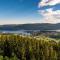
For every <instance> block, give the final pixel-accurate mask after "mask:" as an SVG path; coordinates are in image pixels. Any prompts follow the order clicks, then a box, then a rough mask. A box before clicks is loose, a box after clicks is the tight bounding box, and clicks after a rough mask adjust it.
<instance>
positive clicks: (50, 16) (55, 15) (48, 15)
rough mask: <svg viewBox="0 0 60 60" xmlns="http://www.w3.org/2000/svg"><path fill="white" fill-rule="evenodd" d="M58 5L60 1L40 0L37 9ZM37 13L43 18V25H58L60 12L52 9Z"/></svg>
mask: <svg viewBox="0 0 60 60" xmlns="http://www.w3.org/2000/svg"><path fill="white" fill-rule="evenodd" d="M58 3H60V0H42V1H41V2H40V3H39V5H38V6H39V7H40V6H41V7H43V6H47V5H56V4H58ZM39 13H40V14H41V15H42V16H43V17H44V18H43V21H42V22H43V23H60V10H55V11H54V10H53V8H47V9H43V10H39Z"/></svg>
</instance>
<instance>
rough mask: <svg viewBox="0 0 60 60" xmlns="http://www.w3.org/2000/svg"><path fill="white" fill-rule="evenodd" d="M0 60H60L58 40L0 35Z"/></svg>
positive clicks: (59, 43)
mask: <svg viewBox="0 0 60 60" xmlns="http://www.w3.org/2000/svg"><path fill="white" fill-rule="evenodd" d="M0 60H60V40H56V39H52V38H49V37H46V36H43V35H41V36H35V37H33V36H22V35H15V34H0Z"/></svg>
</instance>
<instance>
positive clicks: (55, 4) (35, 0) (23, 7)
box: [0, 0, 60, 24]
mask: <svg viewBox="0 0 60 60" xmlns="http://www.w3.org/2000/svg"><path fill="white" fill-rule="evenodd" d="M59 22H60V0H0V24H24V23H59Z"/></svg>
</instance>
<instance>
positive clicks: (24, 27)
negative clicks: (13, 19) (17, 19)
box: [0, 23, 60, 31]
mask: <svg viewBox="0 0 60 60" xmlns="http://www.w3.org/2000/svg"><path fill="white" fill-rule="evenodd" d="M0 30H14V31H16V30H41V31H42V30H60V23H58V24H49V23H35V24H16V25H15V24H11V25H10V24H9V25H0Z"/></svg>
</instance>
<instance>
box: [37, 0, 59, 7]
mask: <svg viewBox="0 0 60 60" xmlns="http://www.w3.org/2000/svg"><path fill="white" fill-rule="evenodd" d="M58 3H60V0H42V1H41V2H39V4H38V7H42V6H47V5H50V6H53V5H56V4H58Z"/></svg>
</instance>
